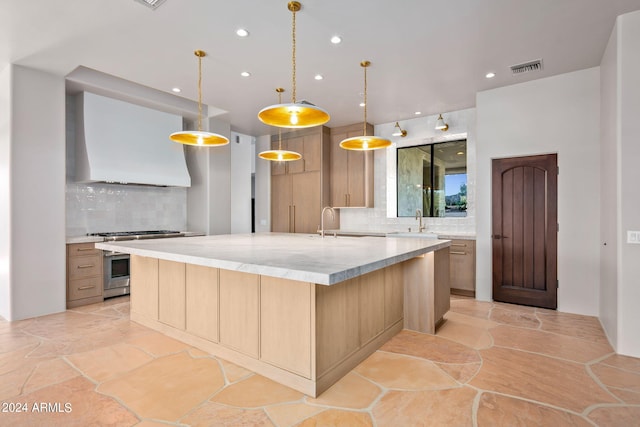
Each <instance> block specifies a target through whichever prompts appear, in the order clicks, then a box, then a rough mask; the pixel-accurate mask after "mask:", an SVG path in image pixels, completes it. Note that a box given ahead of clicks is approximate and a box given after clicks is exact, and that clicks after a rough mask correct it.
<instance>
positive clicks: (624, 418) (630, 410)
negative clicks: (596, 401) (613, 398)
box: [589, 406, 640, 427]
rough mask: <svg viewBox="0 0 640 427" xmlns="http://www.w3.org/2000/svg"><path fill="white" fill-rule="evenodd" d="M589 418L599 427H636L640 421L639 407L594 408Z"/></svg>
mask: <svg viewBox="0 0 640 427" xmlns="http://www.w3.org/2000/svg"><path fill="white" fill-rule="evenodd" d="M589 418H590V419H591V420H593V422H595V423H596V424H597V425H598V426H599V427H631V426H637V425H638V424H639V422H638V420H640V407H638V406H635V407H629V406H613V407H602V408H596V409H594V410H593V411H591V412H590V413H589Z"/></svg>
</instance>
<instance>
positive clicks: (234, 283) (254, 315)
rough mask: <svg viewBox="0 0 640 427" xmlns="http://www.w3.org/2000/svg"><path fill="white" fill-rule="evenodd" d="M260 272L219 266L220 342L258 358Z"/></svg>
mask: <svg viewBox="0 0 640 427" xmlns="http://www.w3.org/2000/svg"><path fill="white" fill-rule="evenodd" d="M259 278H260V276H258V275H256V274H250V273H242V272H237V271H230V270H220V343H221V344H222V345H225V346H227V347H230V348H232V349H235V350H237V351H239V352H241V353H244V354H246V355H249V356H251V357H253V358H256V359H257V358H259V357H260V353H259V342H260V340H259V333H260V326H259V325H260V324H259V321H260V317H259V316H260V311H259V310H260V281H259Z"/></svg>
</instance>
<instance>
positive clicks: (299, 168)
mask: <svg viewBox="0 0 640 427" xmlns="http://www.w3.org/2000/svg"><path fill="white" fill-rule="evenodd" d="M287 150H290V151H295V152H296V153H300V154H301V155H302V159H300V160H294V161H292V162H287V168H288V171H287V172H288V173H301V172H304V164H305V161H306V156H305V153H304V138H303V137H301V136H299V137H297V138H289V139H287Z"/></svg>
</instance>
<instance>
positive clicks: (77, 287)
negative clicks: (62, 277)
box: [67, 275, 103, 301]
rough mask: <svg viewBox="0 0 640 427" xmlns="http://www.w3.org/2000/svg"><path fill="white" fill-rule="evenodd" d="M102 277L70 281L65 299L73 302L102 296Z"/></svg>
mask: <svg viewBox="0 0 640 427" xmlns="http://www.w3.org/2000/svg"><path fill="white" fill-rule="evenodd" d="M102 287H103V284H102V275H100V276H97V277H90V278H87V279H77V280H70V281H69V287H68V290H67V291H68V292H69V295H67V299H68V300H69V301H74V300H78V299H82V298H90V297H97V296H100V295H102Z"/></svg>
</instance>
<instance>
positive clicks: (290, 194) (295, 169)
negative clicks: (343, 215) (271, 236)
mask: <svg viewBox="0 0 640 427" xmlns="http://www.w3.org/2000/svg"><path fill="white" fill-rule="evenodd" d="M329 142H330V138H329V128H326V127H324V126H319V127H316V128H312V129H302V130H296V131H293V132H288V133H286V134H283V135H282V149H286V150H292V151H296V152H298V153H300V154H302V159H301V160H296V161H292V162H271V231H274V232H281V233H315V232H316V231H317V230H318V227H319V225H320V222H321V221H320V215H321V212H322V208H323V207H324V206H326V205H328V204H329ZM271 145H272V148H274V149H275V148H277V147H278V145H279V143H278V136H277V135H275V136H273V137H272V142H271ZM338 221H339V219H338V217H337V215H336V218H335V219H334V221H330V220H329V218H328V217H327V218H326V220H325V228H338V227H339V222H338Z"/></svg>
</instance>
